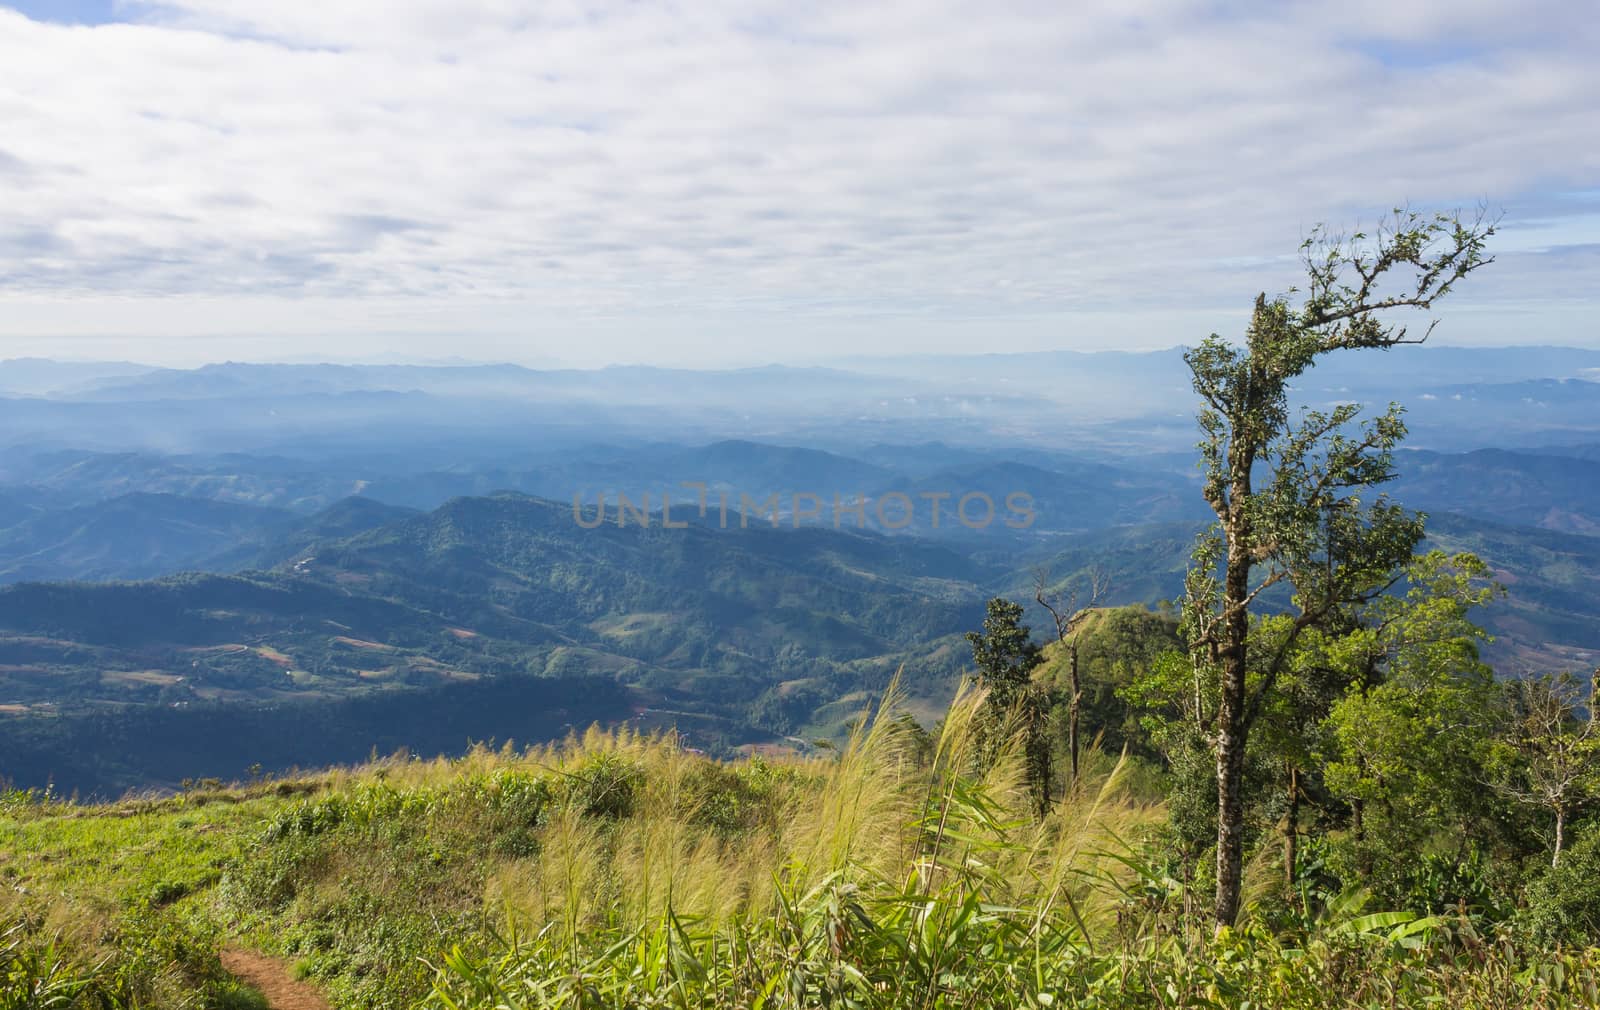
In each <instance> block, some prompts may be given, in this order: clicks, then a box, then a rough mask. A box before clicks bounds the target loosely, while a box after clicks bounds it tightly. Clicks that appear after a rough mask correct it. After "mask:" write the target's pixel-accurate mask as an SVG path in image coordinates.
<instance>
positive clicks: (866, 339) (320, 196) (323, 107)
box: [0, 0, 1600, 366]
mask: <svg viewBox="0 0 1600 1010" xmlns="http://www.w3.org/2000/svg"><path fill="white" fill-rule="evenodd" d="M1592 14H1593V11H1592V8H1589V5H1587V4H1582V3H1571V2H1570V0H1567V2H1558V3H1544V2H1540V0H1531V2H1528V3H1521V4H1505V3H1503V2H1498V0H1451V2H1432V0H1419V2H1408V0H1346V2H1342V3H1339V4H1329V3H1325V2H1318V3H1295V2H1274V3H1264V4H1251V3H1235V2H1230V0H1204V2H1201V0H1123V2H1108V3H1096V2H1084V3H1077V2H1075V3H1062V2H1060V0H1037V2H1035V0H1021V2H1005V0H986V2H982V3H978V2H967V0H916V2H896V0H890V2H875V0H813V2H807V3H793V2H791V0H782V2H777V0H738V2H729V0H685V2H681V3H660V2H652V0H615V2H612V0H605V2H596V3H587V2H574V0H540V2H520V0H408V2H405V3H395V2H392V0H382V2H379V0H315V2H309V0H273V2H270V3H263V2H261V0H171V2H160V3H156V2H136V0H55V2H53V0H21V2H18V0H11V2H9V3H7V2H5V0H0V124H3V126H0V194H3V198H0V358H4V357H14V356H23V355H38V356H51V357H58V358H76V359H119V360H137V361H144V362H149V363H155V364H168V365H193V364H199V363H202V362H206V361H219V360H230V359H231V360H359V359H380V358H381V359H383V360H396V359H401V360H406V359H416V360H432V359H443V358H466V359H472V360H511V361H519V362H524V363H529V364H556V363H561V364H570V365H601V364H607V363H612V362H645V363H653V364H666V365H680V366H716V365H729V366H733V365H746V364H754V363H761V362H772V361H780V362H794V363H807V362H813V361H824V360H834V359H838V358H841V357H847V356H850V355H855V354H873V355H882V354H911V353H919V352H939V353H960V352H962V351H975V352H993V351H1027V350H1042V349H1055V348H1062V349H1075V350H1092V349H1111V348H1116V349H1151V348H1159V347H1171V346H1174V345H1178V344H1185V343H1193V342H1195V341H1196V340H1198V339H1199V338H1201V337H1203V336H1204V335H1205V334H1207V333H1210V332H1220V333H1223V334H1224V335H1228V334H1233V333H1237V332H1238V330H1239V329H1240V327H1241V325H1242V323H1243V321H1244V318H1245V316H1246V313H1247V310H1248V308H1249V305H1250V303H1251V301H1252V299H1253V298H1254V295H1255V293H1256V292H1257V291H1268V292H1272V293H1276V292H1280V291H1284V290H1287V289H1289V288H1290V287H1291V286H1293V285H1294V284H1295V283H1296V280H1297V277H1298V276H1299V273H1298V268H1297V262H1296V258H1295V252H1296V249H1297V248H1298V246H1299V244H1300V241H1301V239H1302V238H1303V237H1304V236H1306V235H1307V234H1308V233H1309V232H1310V231H1311V229H1313V228H1314V227H1316V226H1317V225H1319V224H1326V225H1328V226H1330V227H1333V228H1336V229H1344V230H1346V231H1353V230H1355V229H1357V228H1359V227H1362V226H1363V225H1368V224H1370V223H1371V222H1372V221H1373V220H1374V219H1375V218H1376V217H1377V216H1378V215H1381V214H1382V213H1384V212H1385V211H1386V210H1389V209H1391V208H1393V207H1395V206H1397V205H1400V204H1405V205H1407V206H1410V207H1414V208H1419V209H1422V210H1426V211H1432V210H1436V209H1444V210H1449V209H1453V208H1466V209H1467V210H1468V211H1469V212H1470V211H1471V210H1472V209H1473V208H1475V207H1478V206H1479V205H1487V206H1488V207H1489V208H1490V209H1491V212H1492V213H1494V214H1496V215H1499V216H1500V221H1501V226H1500V232H1499V234H1498V235H1497V236H1496V237H1495V239H1494V240H1493V242H1492V245H1491V251H1492V252H1493V253H1495V255H1496V256H1497V262H1496V263H1494V264H1493V265H1492V266H1490V267H1489V268H1487V269H1486V270H1484V271H1482V272H1481V273H1479V274H1477V275H1474V276H1473V277H1471V278H1469V280H1468V281H1467V282H1464V284H1463V285H1462V287H1461V288H1460V289H1459V290H1458V291H1457V292H1456V293H1454V294H1452V295H1451V297H1450V298H1449V299H1448V300H1446V301H1444V302H1441V303H1440V304H1439V305H1438V306H1437V315H1438V316H1439V317H1440V319H1441V322H1440V324H1439V327H1438V329H1437V330H1436V331H1435V337H1434V339H1435V340H1437V341H1439V342H1441V343H1452V344H1479V345H1486V344H1494V345H1506V344H1524V343H1543V344H1569V345H1575V346H1589V347H1600V326H1597V325H1596V323H1595V320H1596V319H1597V318H1600V304H1597V302H1600V284H1597V283H1596V282H1597V281H1600V130H1596V129H1595V127H1594V111H1593V106H1594V98H1593V96H1594V95H1597V94H1600V61H1596V60H1594V59H1593V54H1594V53H1595V52H1597V51H1600V19H1596V18H1594V17H1593V16H1592Z"/></svg>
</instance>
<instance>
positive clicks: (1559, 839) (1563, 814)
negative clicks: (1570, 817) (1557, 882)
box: [1550, 806, 1567, 869]
mask: <svg viewBox="0 0 1600 1010" xmlns="http://www.w3.org/2000/svg"><path fill="white" fill-rule="evenodd" d="M1566 838H1567V808H1566V807H1561V806H1558V807H1556V851H1555V854H1554V855H1552V856H1551V857H1550V866H1551V868H1552V869H1554V868H1555V866H1556V864H1557V863H1559V862H1561V847H1562V844H1563V843H1564V842H1565V841H1566Z"/></svg>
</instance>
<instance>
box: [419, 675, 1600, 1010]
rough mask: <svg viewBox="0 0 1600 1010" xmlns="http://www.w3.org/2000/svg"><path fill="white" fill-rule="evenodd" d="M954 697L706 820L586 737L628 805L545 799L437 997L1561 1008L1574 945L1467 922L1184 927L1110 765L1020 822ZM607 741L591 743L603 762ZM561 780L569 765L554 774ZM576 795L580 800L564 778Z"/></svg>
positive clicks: (584, 1004) (970, 716) (1019, 806)
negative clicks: (740, 808) (1512, 938)
mask: <svg viewBox="0 0 1600 1010" xmlns="http://www.w3.org/2000/svg"><path fill="white" fill-rule="evenodd" d="M982 702H983V699H982V697H981V695H980V694H978V693H977V692H974V691H971V690H968V691H964V692H963V693H962V694H961V695H960V696H959V697H958V698H957V699H956V701H955V704H954V705H953V706H952V708H951V710H950V713H949V716H948V717H947V719H946V721H945V723H944V726H943V729H942V732H941V735H940V737H939V739H938V741H937V743H936V745H935V747H934V751H933V759H932V761H931V765H930V764H925V763H922V762H919V761H918V760H916V759H915V756H914V755H915V753H916V750H917V748H916V747H915V743H914V741H913V740H912V739H910V734H911V732H912V731H911V730H910V729H909V728H908V727H907V725H906V724H905V723H904V722H903V721H899V720H896V719H894V718H892V717H891V713H892V709H893V705H894V699H893V697H892V696H891V697H889V698H887V699H885V701H884V703H883V705H882V706H881V707H880V710H879V712H878V714H877V717H876V718H874V719H872V720H869V721H865V722H863V724H862V725H861V726H860V727H859V728H858V729H857V730H856V732H855V733H854V735H853V736H852V737H851V739H850V741H849V743H848V744H847V745H846V746H845V747H844V748H843V750H842V752H841V753H840V754H839V756H838V758H837V760H835V761H832V762H808V763H803V764H800V765H797V766H793V767H791V768H790V769H789V771H790V773H791V774H790V775H789V776H788V777H787V778H786V779H784V780H783V781H784V782H785V783H786V787H785V788H784V789H782V790H778V791H776V792H774V793H771V794H769V795H768V796H767V805H766V807H765V810H766V811H767V813H768V814H769V815H772V816H770V817H769V818H768V819H765V820H762V819H758V820H757V821H756V822H755V823H753V824H751V825H749V826H747V828H746V830H743V831H740V832H735V833H732V834H719V833H718V832H716V831H713V830H710V829H708V828H706V827H705V826H704V825H703V824H700V823H698V822H697V819H696V818H695V816H694V811H693V809H691V808H686V807H685V805H684V797H685V796H686V795H691V794H693V793H694V790H693V789H692V788H691V785H690V779H691V777H692V769H693V768H694V759H692V758H689V757H687V756H685V755H682V754H681V753H680V752H679V751H678V750H677V749H676V748H675V747H673V746H672V745H671V744H670V741H659V740H658V741H642V740H638V739H635V738H600V737H591V738H590V739H588V740H586V741H584V743H583V745H582V746H581V747H579V748H577V749H575V750H573V751H570V752H569V753H568V756H567V758H566V759H565V760H567V761H570V762H573V763H574V765H575V766H576V767H577V768H581V769H588V770H589V773H591V774H592V773H593V770H594V769H596V768H608V769H609V770H608V771H607V773H606V774H607V776H609V777H608V778H607V780H608V781H610V780H612V779H614V777H615V775H616V773H617V768H616V766H615V765H608V762H614V761H622V762H626V763H630V767H632V768H633V769H634V770H635V771H636V772H637V775H638V778H637V779H636V781H637V782H639V783H642V786H641V790H640V792H639V793H638V794H637V797H636V799H637V806H636V807H635V808H634V809H633V811H632V812H631V814H630V816H627V817H623V818H616V819H613V820H606V819H604V818H600V819H596V818H593V817H585V816H582V815H581V814H580V813H579V812H578V811H577V810H576V809H575V807H574V806H573V805H571V804H569V805H567V806H566V807H565V808H564V809H563V810H561V812H560V813H558V814H557V815H556V816H555V817H554V818H553V819H552V820H551V822H550V824H549V827H548V829H547V830H546V832H545V834H544V836H543V844H542V846H541V848H540V850H539V852H538V853H537V855H535V856H533V857H531V858H530V859H528V860H526V861H524V862H522V863H520V864H519V865H518V866H517V867H516V868H515V870H514V872H508V873H506V874H502V875H501V876H500V877H498V878H497V879H496V881H495V886H494V889H493V895H494V897H495V898H496V899H497V900H498V901H499V902H500V905H501V908H502V910H503V916H502V920H501V923H500V924H499V925H498V926H497V927H496V928H495V929H493V930H491V931H490V933H489V938H488V942H487V943H482V942H464V943H460V944H457V945H455V946H453V947H452V948H451V949H450V950H449V952H448V953H446V954H444V955H443V956H442V957H440V958H438V959H437V960H435V961H434V962H433V966H434V981H433V988H432V992H431V994H430V995H429V997H428V999H427V1003H428V1004H429V1005H431V1006H432V1007H434V1008H437V1010H488V1008H495V1010H513V1008H522V1007H552V1008H566V1007H570V1008H602V1007H606V1008H634V1007H682V1008H689V1007H712V1008H723V1007H726V1008H730V1010H731V1008H735V1007H738V1008H751V1010H760V1008H797V1010H798V1008H811V1007H861V1008H884V1010H889V1008H895V1010H900V1008H905V1010H912V1008H916V1010H932V1008H956V1007H961V1008H988V1007H1018V1006H1034V1007H1060V1006H1080V1007H1160V1008H1166V1007H1179V1006H1183V1007H1191V1006H1206V1007H1233V1006H1260V1007H1305V1008H1311V1007H1318V1008H1320V1007H1325V1006H1347V1007H1368V1006H1374V1007H1412V1006H1415V1007H1422V1006H1437V1005H1440V1003H1441V1002H1451V1003H1454V1004H1455V1005H1457V1006H1459V1007H1485V1008H1487V1007H1513V1006H1515V1007H1552V1008H1554V1007H1579V1006H1592V1005H1594V1003H1595V1001H1596V998H1597V992H1596V985H1597V978H1600V960H1597V958H1596V956H1595V954H1594V953H1593V952H1591V953H1589V954H1586V955H1574V956H1568V957H1556V958H1552V959H1548V960H1546V961H1545V962H1544V963H1542V964H1538V965H1534V966H1531V967H1530V966H1528V965H1524V964H1522V963H1521V962H1520V961H1519V960H1518V957H1517V954H1516V951H1515V950H1513V949H1511V948H1510V947H1509V946H1505V945H1503V944H1501V943H1500V941H1497V940H1495V939H1492V938H1485V937H1480V936H1477V935H1476V934H1474V933H1473V932H1472V930H1471V926H1470V924H1468V923H1465V922H1462V923H1452V922H1446V921H1442V920H1436V919H1420V918H1418V917H1415V916H1409V915H1405V914H1364V913H1365V909H1364V908H1363V907H1362V906H1363V901H1362V898H1361V896H1359V895H1351V896H1346V897H1345V898H1344V899H1343V901H1342V903H1338V904H1336V905H1335V907H1332V908H1329V909H1325V910H1323V918H1322V920H1321V921H1320V922H1318V923H1314V924H1308V926H1307V929H1306V930H1305V931H1304V932H1303V933H1301V934H1299V935H1296V936H1284V935H1281V934H1279V933H1276V932H1272V931H1268V930H1266V929H1265V928H1262V927H1260V926H1258V925H1250V924H1247V925H1246V926H1245V927H1243V928H1242V929H1241V930H1239V931H1238V932H1235V933H1228V934H1225V935H1223V936H1221V937H1213V936H1212V935H1211V933H1210V931H1209V929H1203V928H1201V925H1200V924H1199V923H1189V922H1186V921H1185V920H1184V919H1183V918H1182V916H1181V914H1180V913H1179V911H1178V910H1180V909H1181V908H1182V907H1183V904H1184V902H1183V900H1182V899H1183V895H1182V893H1181V892H1182V885H1180V884H1179V883H1177V882H1176V881H1173V880H1171V879H1168V878H1166V877H1165V876H1163V875H1162V874H1161V873H1159V872H1158V871H1156V870H1155V869H1153V868H1152V867H1150V866H1147V865H1145V864H1144V863H1143V862H1142V861H1141V859H1140V858H1139V856H1138V854H1137V853H1138V851H1139V848H1138V845H1137V841H1138V839H1139V838H1140V837H1141V835H1142V834H1143V833H1144V832H1145V830H1146V829H1147V828H1150V827H1153V826H1154V825H1155V824H1156V823H1158V822H1159V820H1160V819H1161V816H1162V812H1161V811H1160V810H1159V808H1156V807H1153V806H1151V805H1148V804H1145V803H1141V802H1139V801H1138V800H1137V799H1136V798H1135V797H1134V796H1132V795H1131V794H1130V792H1129V791H1128V789H1126V788H1125V782H1124V778H1125V775H1126V771H1127V769H1126V768H1125V767H1124V765H1123V764H1122V763H1121V762H1110V763H1107V764H1106V765H1105V766H1104V767H1102V768H1101V769H1100V770H1099V771H1098V772H1096V773H1093V774H1091V775H1090V776H1088V777H1086V779H1085V780H1084V781H1082V782H1080V784H1079V787H1078V788H1077V789H1076V790H1075V791H1074V792H1073V793H1072V794H1071V795H1069V796H1067V797H1065V798H1064V799H1063V800H1062V801H1061V802H1060V803H1058V804H1057V805H1056V806H1055V808H1054V809H1053V810H1052V811H1051V812H1050V814H1049V815H1048V816H1047V817H1045V818H1044V819H1043V820H1042V821H1036V820H1034V819H1032V818H1030V817H1029V816H1028V815H1027V811H1028V810H1029V801H1028V796H1027V793H1026V790H1025V788H1024V776H1023V770H1022V761H1021V755H1020V754H1019V753H1015V752H1012V753H1005V754H1002V755H1001V757H1000V759H999V760H998V761H997V762H995V763H994V764H993V765H991V766H988V767H985V768H981V769H980V768H978V767H977V766H976V765H975V763H974V754H975V751H976V748H975V747H974V739H973V736H974V722H975V716H976V715H977V713H978V711H979V708H980V706H981V705H982ZM602 755H605V757H601V756H602ZM571 774H573V775H579V774H580V772H578V771H573V772H571ZM580 795H591V793H589V792H581V791H580Z"/></svg>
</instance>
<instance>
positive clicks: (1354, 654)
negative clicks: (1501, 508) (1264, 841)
mask: <svg viewBox="0 0 1600 1010" xmlns="http://www.w3.org/2000/svg"><path fill="white" fill-rule="evenodd" d="M1490 574H1491V573H1490V570H1489V568H1488V566H1487V565H1485V564H1484V563H1483V562H1482V561H1481V560H1479V559H1478V558H1477V557H1476V556H1474V555H1471V554H1456V555H1446V554H1445V553H1444V552H1442V551H1431V552H1429V553H1428V554H1426V555H1423V556H1421V557H1418V558H1415V559H1413V560H1412V562H1411V563H1410V564H1409V565H1407V567H1406V578H1405V582H1406V585H1405V590H1404V592H1399V591H1396V592H1394V593H1390V594H1388V595H1385V596H1382V597H1379V598H1378V599H1376V600H1374V601H1372V603H1371V604H1369V605H1368V606H1366V607H1364V608H1362V609H1361V611H1360V612H1358V613H1357V614H1356V615H1355V619H1356V623H1355V624H1354V625H1353V626H1352V627H1350V628H1347V629H1342V630H1341V631H1340V632H1339V633H1338V634H1324V633H1321V632H1318V633H1316V634H1315V635H1314V642H1315V652H1316V654H1317V660H1318V662H1320V663H1322V664H1324V665H1326V666H1328V667H1330V668H1333V669H1335V670H1339V671H1341V676H1342V677H1343V678H1344V679H1345V680H1346V682H1347V684H1348V686H1347V688H1346V690H1345V693H1344V695H1343V696H1342V697H1341V698H1340V699H1339V700H1338V702H1337V703H1336V704H1335V705H1334V707H1333V710H1332V712H1331V713H1330V715H1329V718H1328V722H1327V729H1328V732H1327V734H1326V739H1325V740H1324V742H1323V751H1322V754H1321V757H1322V759H1323V762H1324V763H1323V768H1322V771H1323V779H1324V782H1325V784H1326V785H1327V787H1328V790H1329V792H1330V793H1331V794H1332V796H1333V797H1334V798H1335V799H1337V800H1339V801H1342V803H1344V804H1346V805H1347V806H1348V809H1349V818H1350V826H1351V828H1352V831H1351V833H1350V837H1349V839H1348V841H1347V842H1346V845H1347V847H1348V848H1350V849H1351V850H1353V852H1354V855H1355V861H1356V866H1357V868H1358V869H1359V870H1360V871H1361V873H1362V875H1363V876H1365V877H1366V878H1367V879H1368V881H1369V886H1374V887H1375V889H1377V890H1378V891H1379V892H1380V893H1382V894H1384V895H1385V897H1386V898H1388V899H1389V900H1391V901H1400V900H1407V895H1406V894H1405V893H1404V891H1405V889H1406V884H1405V880H1406V879H1407V878H1409V876H1410V875H1412V874H1414V873H1415V870H1416V866H1417V861H1416V854H1417V852H1418V851H1420V850H1422V849H1423V848H1424V847H1426V846H1427V845H1428V844H1429V843H1430V841H1431V840H1432V839H1433V837H1435V836H1438V835H1439V834H1440V833H1441V832H1443V833H1444V834H1445V835H1446V836H1453V837H1454V838H1456V839H1457V840H1458V844H1459V845H1460V846H1461V847H1462V849H1463V850H1466V849H1468V848H1470V847H1471V846H1472V845H1474V844H1477V843H1480V842H1491V841H1492V840H1493V839H1492V838H1490V837H1486V836H1485V831H1486V830H1488V829H1492V827H1493V826H1494V825H1496V824H1498V823H1499V818H1497V817H1494V816H1493V815H1492V811H1491V810H1490V809H1488V808H1487V807H1486V801H1487V799H1488V798H1489V797H1486V794H1485V791H1484V789H1483V782H1484V781H1485V780H1486V779H1487V778H1488V774H1489V773H1488V771H1487V770H1486V769H1487V768H1488V766H1489V764H1490V758H1491V750H1492V743H1493V740H1494V734H1495V732H1496V730H1497V728H1498V724H1499V722H1500V721H1501V706H1500V705H1499V704H1498V702H1499V701H1500V696H1499V693H1498V692H1497V690H1496V687H1495V681H1494V674H1493V671H1491V670H1490V669H1489V667H1488V666H1487V665H1486V664H1485V663H1484V662H1483V661H1482V659H1481V658H1480V656H1479V646H1480V644H1481V643H1483V642H1486V641H1488V640H1489V639H1488V635H1487V634H1486V633H1485V632H1484V630H1483V629H1482V628H1480V627H1478V626H1477V625H1476V624H1475V623H1474V622H1473V620H1472V611H1473V610H1475V609H1476V608H1478V607H1482V606H1486V605H1487V604H1488V603H1490V602H1491V601H1492V600H1493V599H1494V598H1495V596H1496V595H1497V594H1499V593H1502V592H1503V591H1504V590H1503V589H1502V588H1501V587H1500V586H1499V585H1497V584H1495V583H1493V582H1491V581H1490V579H1489V576H1490ZM1463 855H1465V851H1463ZM1374 878H1376V879H1374Z"/></svg>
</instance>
